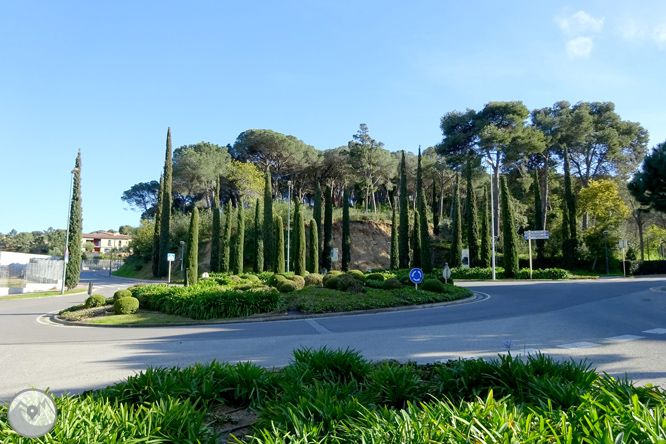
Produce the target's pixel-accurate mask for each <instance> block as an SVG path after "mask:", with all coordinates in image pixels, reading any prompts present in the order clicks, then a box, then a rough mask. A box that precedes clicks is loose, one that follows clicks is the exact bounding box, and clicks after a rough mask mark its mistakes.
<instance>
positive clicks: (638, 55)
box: [0, 0, 666, 233]
mask: <svg viewBox="0 0 666 444" xmlns="http://www.w3.org/2000/svg"><path fill="white" fill-rule="evenodd" d="M0 60H1V66H2V68H1V69H0V85H1V86H0V155H1V158H2V176H1V177H2V182H1V184H2V189H3V192H4V198H3V205H2V210H1V213H0V215H1V217H0V232H2V233H7V232H8V231H10V230H11V229H16V230H18V231H33V230H44V229H47V228H49V227H54V228H64V227H65V224H66V219H67V205H68V201H69V196H68V193H69V181H70V171H71V169H72V168H73V166H74V160H75V157H76V153H77V150H78V149H79V148H80V149H81V151H82V158H83V172H82V181H83V218H84V220H83V229H84V231H93V230H100V229H110V228H113V229H116V230H117V229H118V227H119V226H120V225H124V224H129V225H133V226H137V225H138V224H139V213H137V212H134V211H131V210H129V209H126V205H125V204H124V203H123V202H122V201H121V200H120V196H121V195H122V192H123V191H124V190H126V189H128V188H130V187H131V186H132V185H133V184H135V183H138V182H145V181H149V180H153V179H158V178H159V174H160V171H161V168H162V165H163V161H164V148H165V137H166V130H167V127H169V126H170V127H171V130H172V135H173V146H174V149H175V148H176V147H179V146H181V145H185V144H191V143H196V142H199V141H207V142H212V143H216V144H219V145H225V144H227V143H233V141H234V140H235V139H236V137H237V136H238V134H239V133H241V132H242V131H244V130H247V129H251V128H269V129H272V130H275V131H278V132H281V133H285V134H291V135H294V136H296V137H298V138H299V139H302V140H303V141H305V142H306V143H308V144H310V145H313V146H314V147H315V148H317V149H322V150H323V149H329V148H335V147H337V146H340V145H344V144H346V143H347V142H348V141H349V140H351V137H352V135H353V134H354V133H355V132H356V131H357V129H358V125H359V124H360V123H366V124H367V125H368V127H369V130H370V134H371V136H372V137H374V138H375V139H377V140H380V141H382V142H384V144H385V146H386V148H387V149H389V150H391V151H396V150H401V149H406V150H410V151H416V149H417V148H418V146H419V145H422V146H423V147H427V146H431V145H433V144H435V143H438V142H439V141H441V137H442V136H441V131H440V129H439V120H440V118H441V117H442V115H444V114H445V113H446V112H448V111H452V110H464V109H465V108H473V109H480V108H482V107H483V105H484V104H485V103H487V102H489V101H498V100H522V101H523V103H524V104H525V105H526V106H527V107H528V108H530V109H534V108H542V107H546V106H550V105H552V104H553V103H555V102H556V101H558V100H568V101H569V102H571V103H576V102H579V101H612V102H614V103H615V105H616V111H617V112H618V113H619V114H620V116H621V117H622V118H623V119H624V120H631V121H637V122H640V123H641V124H642V125H643V126H644V127H645V128H647V130H648V131H649V132H650V146H654V145H656V144H657V143H660V142H663V141H664V140H666V125H665V122H666V108H665V107H664V103H666V89H665V88H664V87H663V78H664V72H666V70H665V68H666V2H660V1H644V2H640V5H638V6H636V5H633V4H629V2H623V1H578V2H569V3H566V2H535V1H514V2H496V1H469V2H453V1H441V0H439V1H414V2H410V3H407V2H391V1H381V2H380V1H373V2H370V1H340V0H336V1H317V2H311V1H272V2H268V1H265V2H262V1H244V2H228V1H211V2H195V1H190V2H148V1H145V2H106V3H105V4H103V5H101V4H100V2H89V1H86V2H83V1H81V2H65V1H62V2H33V1H25V2H23V1H22V2H3V3H1V4H0Z"/></svg>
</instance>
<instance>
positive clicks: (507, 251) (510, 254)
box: [501, 176, 519, 277]
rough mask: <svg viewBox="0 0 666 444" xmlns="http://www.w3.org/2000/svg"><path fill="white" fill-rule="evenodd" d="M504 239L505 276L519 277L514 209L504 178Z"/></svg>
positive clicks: (504, 178) (502, 211) (503, 178)
mask: <svg viewBox="0 0 666 444" xmlns="http://www.w3.org/2000/svg"><path fill="white" fill-rule="evenodd" d="M501 182H502V210H501V213H502V237H503V238H504V276H506V277H516V276H518V272H519V268H518V246H517V241H516V229H515V224H514V221H513V208H511V202H510V198H511V196H510V195H509V187H508V186H507V184H506V177H505V176H502V180H501Z"/></svg>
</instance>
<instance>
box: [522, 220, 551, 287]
mask: <svg viewBox="0 0 666 444" xmlns="http://www.w3.org/2000/svg"><path fill="white" fill-rule="evenodd" d="M532 239H548V230H532V231H525V240H526V241H527V245H528V247H529V252H530V279H532Z"/></svg>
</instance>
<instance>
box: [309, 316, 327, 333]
mask: <svg viewBox="0 0 666 444" xmlns="http://www.w3.org/2000/svg"><path fill="white" fill-rule="evenodd" d="M305 322H307V323H308V324H310V326H311V327H312V328H314V329H315V330H317V331H318V332H319V333H321V334H323V335H324V334H327V333H333V332H332V331H331V330H329V329H328V328H326V327H324V326H323V325H321V324H320V323H319V322H317V321H315V320H314V319H306V320H305Z"/></svg>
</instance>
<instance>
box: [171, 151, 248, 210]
mask: <svg viewBox="0 0 666 444" xmlns="http://www.w3.org/2000/svg"><path fill="white" fill-rule="evenodd" d="M230 160H231V156H229V153H228V151H227V148H226V147H223V146H218V145H215V144H212V143H208V142H199V143H197V144H195V145H185V146H181V147H179V148H176V149H175V150H174V151H173V192H174V193H175V194H179V195H180V196H182V197H183V198H184V199H186V200H187V201H189V202H191V203H193V204H194V203H196V202H203V203H204V204H205V206H206V208H210V209H212V207H213V196H214V194H215V186H216V184H217V179H218V178H219V177H220V176H223V177H226V176H229V175H230V174H233V173H234V169H233V168H229V161H230ZM248 166H250V167H251V168H253V169H254V168H255V166H254V165H248Z"/></svg>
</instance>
